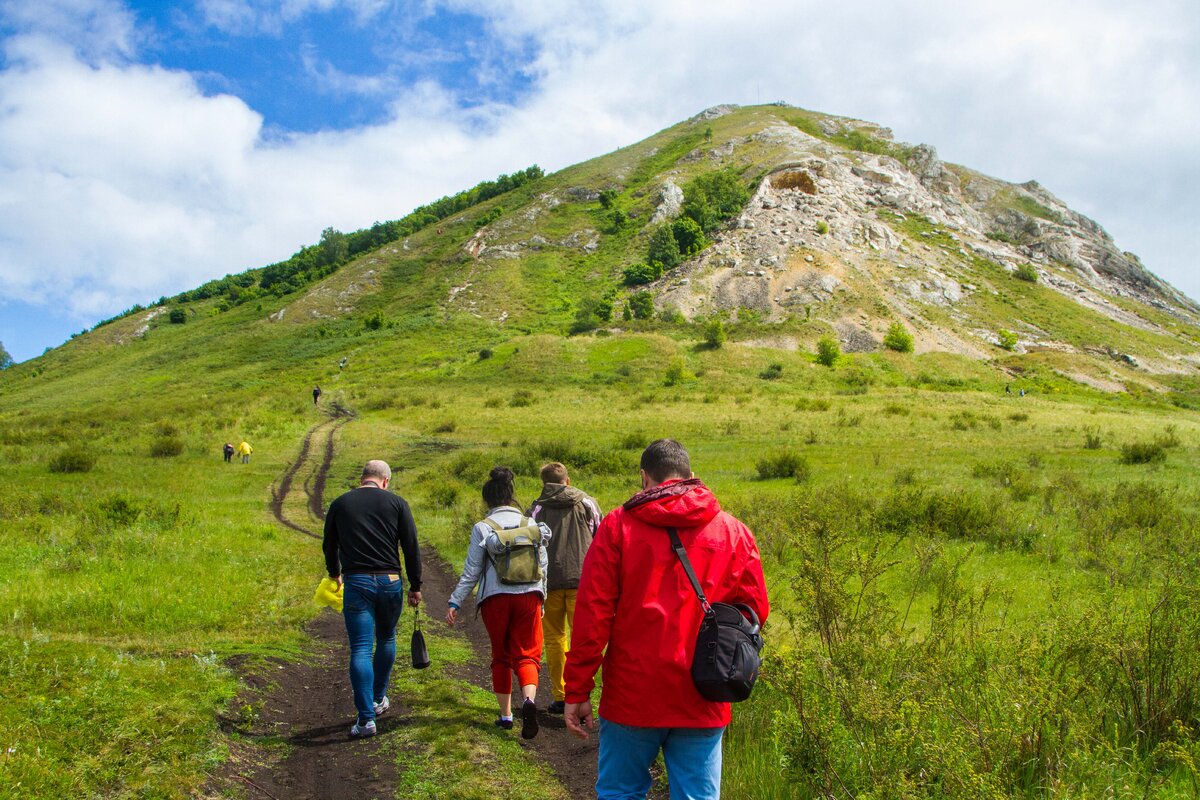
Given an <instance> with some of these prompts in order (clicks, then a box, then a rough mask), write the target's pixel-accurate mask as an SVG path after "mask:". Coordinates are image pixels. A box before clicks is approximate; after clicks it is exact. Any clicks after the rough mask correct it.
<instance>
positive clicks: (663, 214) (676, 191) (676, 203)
mask: <svg viewBox="0 0 1200 800" xmlns="http://www.w3.org/2000/svg"><path fill="white" fill-rule="evenodd" d="M682 211H683V189H680V188H679V187H678V186H677V185H675V181H673V180H671V179H670V178H667V179H666V180H665V181H663V185H662V188H661V189H660V190H659V193H658V207H657V208H656V209H654V216H652V217H651V218H650V224H651V225H656V224H658V223H660V222H669V221H671V220H673V219H675V218H676V217H678V216H679V214H680V212H682Z"/></svg>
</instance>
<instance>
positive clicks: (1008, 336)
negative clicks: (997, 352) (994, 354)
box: [996, 328, 1017, 350]
mask: <svg viewBox="0 0 1200 800" xmlns="http://www.w3.org/2000/svg"><path fill="white" fill-rule="evenodd" d="M996 343H997V344H998V345H999V346H1000V347H1001V348H1003V349H1005V350H1016V349H1017V335H1016V334H1015V333H1013V332H1012V331H1006V330H1004V329H1003V328H1001V329H1000V330H998V331H996Z"/></svg>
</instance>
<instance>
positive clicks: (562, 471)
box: [541, 461, 567, 483]
mask: <svg viewBox="0 0 1200 800" xmlns="http://www.w3.org/2000/svg"><path fill="white" fill-rule="evenodd" d="M541 475H542V483H563V482H564V481H566V479H567V468H566V467H565V466H564V465H563V463H562V462H561V461H551V462H550V463H549V464H546V465H545V466H544V467H542V472H541Z"/></svg>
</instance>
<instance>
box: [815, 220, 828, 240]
mask: <svg viewBox="0 0 1200 800" xmlns="http://www.w3.org/2000/svg"><path fill="white" fill-rule="evenodd" d="M817 233H818V234H820V235H821V236H824V235H825V234H827V233H829V223H828V222H826V221H825V220H823V219H819V220H817Z"/></svg>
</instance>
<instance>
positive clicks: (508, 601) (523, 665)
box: [446, 467, 550, 739]
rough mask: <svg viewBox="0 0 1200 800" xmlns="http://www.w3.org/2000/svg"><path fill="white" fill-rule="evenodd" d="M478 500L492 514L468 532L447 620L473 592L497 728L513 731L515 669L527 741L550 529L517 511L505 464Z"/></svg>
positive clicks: (533, 724) (533, 716)
mask: <svg viewBox="0 0 1200 800" xmlns="http://www.w3.org/2000/svg"><path fill="white" fill-rule="evenodd" d="M483 501H484V503H486V504H487V507H488V509H489V510H488V513H487V516H486V518H485V519H483V520H482V521H481V522H477V523H475V525H474V526H473V527H472V528H471V542H470V544H469V545H468V546H467V558H466V562H465V563H464V564H463V572H462V577H461V578H459V580H458V586H457V587H455V589H454V593H453V594H451V595H450V607H449V608H448V609H447V610H446V622H448V623H449V624H450V625H454V624H455V623H456V622H458V610H459V609H460V608H462V605H463V603H464V601H466V599H467V595H468V594H470V592H471V589H473V588H474V589H476V592H475V603H476V607H477V608H478V610H479V613H480V615H481V616H482V617H483V624H484V627H486V628H487V632H488V638H490V639H491V642H492V691H494V692H495V693H496V701H497V702H498V703H499V704H500V717H499V719H497V720H496V725H497V726H499V727H501V728H504V729H505V730H509V729H511V728H512V727H513V712H512V676H513V673H514V672H515V673H516V674H517V681H518V684H519V685H520V687H521V695H522V698H523V701H524V702H523V703H522V705H521V736H522V737H523V738H525V739H532V738H533V737H534V736H537V732H538V721H537V703H536V698H537V683H538V670H539V669H540V666H541V661H542V604H543V603H544V602H545V597H546V567H547V559H546V543H547V542H549V541H550V529H549V528H547V527H546V526H545V525H543V524H541V523H537V522H533V521H532V520H530V519H529V518H528V517H525V516H524V515H523V514H522V513H521V511H520V509H519V508H518V503H517V500H516V497H515V490H514V488H513V472H512V470H511V469H509V468H508V467H496V468H495V469H493V470H492V473H491V476H490V477H489V478H488V479H487V482H486V483H484V484H483ZM514 534H517V535H516V536H515V538H514ZM506 542H508V543H509V545H508V546H507V547H506V546H505V543H506Z"/></svg>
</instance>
